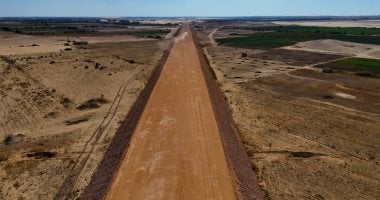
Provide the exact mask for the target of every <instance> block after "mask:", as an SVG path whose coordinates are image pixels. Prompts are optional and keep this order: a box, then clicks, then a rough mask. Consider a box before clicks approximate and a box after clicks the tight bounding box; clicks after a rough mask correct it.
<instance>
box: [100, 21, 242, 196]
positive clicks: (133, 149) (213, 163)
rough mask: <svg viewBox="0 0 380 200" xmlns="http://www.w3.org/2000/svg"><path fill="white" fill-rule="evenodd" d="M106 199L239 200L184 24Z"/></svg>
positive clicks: (191, 42) (189, 32)
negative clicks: (237, 199)
mask: <svg viewBox="0 0 380 200" xmlns="http://www.w3.org/2000/svg"><path fill="white" fill-rule="evenodd" d="M106 198H107V199H236V195H235V190H234V184H233V178H232V177H231V174H230V170H229V168H228V166H227V161H226V157H225V153H224V150H223V145H222V141H221V138H220V134H219V132H218V127H217V123H216V119H215V115H214V112H213V109H212V105H211V101H210V96H209V93H208V90H207V86H206V82H205V79H204V76H203V73H202V69H201V64H200V61H199V57H198V54H197V50H196V46H195V44H194V40H193V36H192V33H191V30H190V26H189V25H188V24H185V25H184V26H183V28H182V30H181V32H180V34H179V37H178V38H177V40H176V43H175V44H174V46H173V48H172V51H171V53H170V55H169V57H168V60H167V62H166V64H165V66H164V68H163V70H162V73H161V76H160V78H159V80H158V82H157V84H156V86H155V88H154V90H153V92H152V94H151V96H150V99H149V101H148V103H147V105H146V107H145V110H144V112H143V114H142V116H141V118H140V120H139V122H138V124H137V127H136V129H135V131H134V134H133V136H132V139H131V142H130V146H129V147H128V151H127V152H126V154H125V156H124V158H123V160H122V161H121V165H120V167H119V170H118V171H117V172H116V174H115V177H114V180H113V183H112V184H111V187H110V190H109V192H108V194H107V196H106Z"/></svg>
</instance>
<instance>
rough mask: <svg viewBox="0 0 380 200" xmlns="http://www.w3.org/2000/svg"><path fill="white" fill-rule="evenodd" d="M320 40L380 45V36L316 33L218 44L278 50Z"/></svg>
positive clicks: (249, 37) (281, 34)
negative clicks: (299, 43)
mask: <svg viewBox="0 0 380 200" xmlns="http://www.w3.org/2000/svg"><path fill="white" fill-rule="evenodd" d="M320 39H333V40H341V41H348V42H356V43H364V44H380V37H379V36H369V35H344V34H330V33H323V32H319V33H315V32H310V33H308V32H265V33H263V32H259V33H254V34H250V35H242V36H239V37H236V36H235V37H230V38H219V39H217V42H218V43H220V44H222V45H226V46H232V47H242V48H278V47H285V46H289V45H294V44H296V43H298V42H304V41H309V40H320Z"/></svg>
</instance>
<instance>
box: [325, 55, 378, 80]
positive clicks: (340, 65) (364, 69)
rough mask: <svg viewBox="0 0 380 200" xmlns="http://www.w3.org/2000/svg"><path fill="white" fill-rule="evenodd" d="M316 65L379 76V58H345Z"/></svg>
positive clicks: (362, 74)
mask: <svg viewBox="0 0 380 200" xmlns="http://www.w3.org/2000/svg"><path fill="white" fill-rule="evenodd" d="M318 67H321V68H331V69H333V70H337V71H348V72H354V73H355V74H357V75H360V76H368V77H379V76H380V60H377V59H367V58H347V59H343V60H338V61H334V62H331V63H327V64H323V65H320V66H318Z"/></svg>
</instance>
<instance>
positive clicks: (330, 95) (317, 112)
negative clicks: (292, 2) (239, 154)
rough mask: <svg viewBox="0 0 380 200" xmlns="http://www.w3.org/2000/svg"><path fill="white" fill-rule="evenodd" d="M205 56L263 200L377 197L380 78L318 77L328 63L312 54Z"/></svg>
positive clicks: (230, 51) (221, 51)
mask: <svg viewBox="0 0 380 200" xmlns="http://www.w3.org/2000/svg"><path fill="white" fill-rule="evenodd" d="M198 33H199V32H198ZM200 34H202V33H200ZM204 34H205V35H207V33H204ZM203 38H206V36H204V37H203ZM205 43H207V42H205ZM204 50H205V52H206V55H207V57H208V58H209V60H210V63H211V66H212V68H213V69H214V72H215V74H216V76H217V78H218V80H219V82H220V85H221V88H222V89H223V91H224V94H225V96H226V98H227V99H228V101H229V104H230V109H231V110H232V112H233V118H234V120H235V122H236V124H237V126H238V129H239V132H240V134H241V136H242V141H243V143H244V144H245V147H246V150H247V152H248V154H249V156H250V158H251V163H252V166H253V168H254V169H256V171H257V172H258V174H259V177H258V178H259V181H260V185H261V188H262V189H263V190H265V192H266V196H267V197H268V199H281V200H282V199H379V198H380V193H379V191H378V189H377V188H379V186H380V181H379V179H378V178H377V177H379V176H380V171H379V169H380V168H379V157H378V156H377V155H379V152H380V149H379V146H380V144H379V141H380V138H379V135H378V134H377V133H378V132H380V104H379V103H378V99H379V98H380V97H379V94H380V88H379V80H378V79H372V78H363V77H357V76H352V75H349V74H335V73H333V74H325V73H321V71H320V69H316V68H313V67H310V66H312V65H314V64H317V63H318V62H326V61H327V60H328V59H333V57H329V56H323V55H321V54H316V53H314V52H306V53H307V54H305V51H295V52H292V51H282V50H279V49H275V50H265V51H263V50H247V49H239V48H230V47H221V46H211V47H206V48H205V49H204ZM241 52H246V53H247V54H248V56H247V57H245V58H243V57H242V56H241ZM297 52H298V53H297ZM330 55H331V54H330ZM305 58H308V59H305ZM337 58H338V57H337Z"/></svg>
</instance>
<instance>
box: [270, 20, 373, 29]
mask: <svg viewBox="0 0 380 200" xmlns="http://www.w3.org/2000/svg"><path fill="white" fill-rule="evenodd" d="M273 23H274V24H279V25H300V26H325V27H368V28H380V20H357V21H274V22H273Z"/></svg>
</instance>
